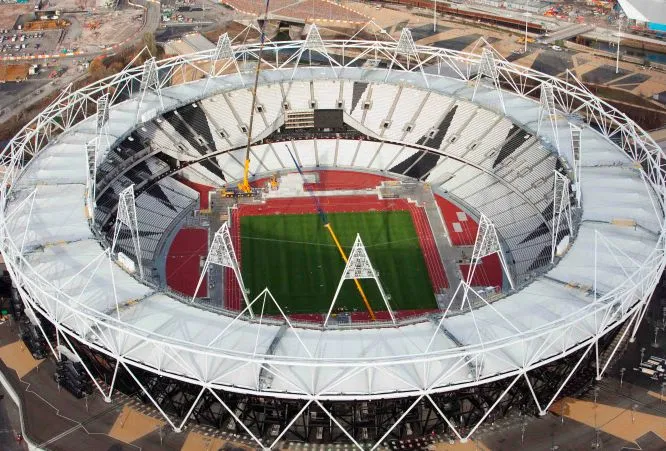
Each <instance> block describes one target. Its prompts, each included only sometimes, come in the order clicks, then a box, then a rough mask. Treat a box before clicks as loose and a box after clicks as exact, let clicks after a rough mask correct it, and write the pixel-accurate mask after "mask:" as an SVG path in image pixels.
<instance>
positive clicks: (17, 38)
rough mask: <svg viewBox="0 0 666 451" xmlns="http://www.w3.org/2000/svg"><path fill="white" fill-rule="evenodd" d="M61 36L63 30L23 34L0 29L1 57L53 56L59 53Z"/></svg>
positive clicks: (18, 31) (17, 31)
mask: <svg viewBox="0 0 666 451" xmlns="http://www.w3.org/2000/svg"><path fill="white" fill-rule="evenodd" d="M61 35H62V31H61V30H44V31H34V32H23V31H21V30H12V29H0V56H4V57H7V56H15V57H22V56H31V55H44V54H53V53H55V52H56V51H57V47H58V42H59V41H60V37H61Z"/></svg>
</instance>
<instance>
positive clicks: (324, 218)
mask: <svg viewBox="0 0 666 451" xmlns="http://www.w3.org/2000/svg"><path fill="white" fill-rule="evenodd" d="M284 146H285V147H286V148H287V152H289V156H290V157H291V159H292V161H293V162H294V166H296V169H297V170H298V173H299V174H301V178H302V179H303V182H304V183H303V187H305V186H306V183H305V182H306V179H305V174H303V170H302V169H301V167H300V166H299V164H298V162H297V161H296V158H295V157H294V154H293V153H291V149H290V148H289V146H288V145H286V144H285V145H284ZM308 192H309V193H310V194H311V195H312V199H313V200H314V203H315V207H316V209H317V213H319V217H320V218H321V222H322V223H323V224H324V228H325V229H326V230H328V233H329V234H330V235H331V238H332V239H333V242H334V243H335V247H337V248H338V252H340V256H341V257H342V260H344V262H345V264H347V260H348V258H347V254H346V253H345V250H344V249H343V248H342V246H341V245H340V241H338V237H337V236H336V235H335V232H334V231H333V227H332V226H331V223H330V222H329V220H328V216H327V215H326V212H325V211H324V209H323V208H322V206H321V204H320V203H319V199H318V198H317V195H316V194H315V193H314V192H312V191H310V190H308ZM354 284H355V285H356V289H357V290H358V293H359V294H360V295H361V298H362V299H363V303H364V304H365V308H366V309H367V310H368V314H369V315H370V319H371V320H372V321H375V320H376V319H377V317H376V316H375V312H374V311H373V310H372V307H371V306H370V302H368V297H367V296H366V295H365V291H363V287H362V286H361V282H359V280H358V279H354Z"/></svg>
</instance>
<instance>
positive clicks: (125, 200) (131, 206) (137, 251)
mask: <svg viewBox="0 0 666 451" xmlns="http://www.w3.org/2000/svg"><path fill="white" fill-rule="evenodd" d="M122 226H126V227H127V228H128V229H129V230H130V234H131V235H132V245H133V247H134V255H135V256H136V262H137V265H138V267H139V275H140V276H141V278H143V264H142V255H141V243H140V240H139V224H138V222H137V215H136V202H135V198H134V185H130V186H128V187H127V188H125V189H124V190H122V191H121V192H120V195H119V198H118V212H117V216H116V224H115V226H114V232H113V243H112V244H111V253H114V252H115V249H116V244H117V242H118V235H119V234H120V230H121V228H122Z"/></svg>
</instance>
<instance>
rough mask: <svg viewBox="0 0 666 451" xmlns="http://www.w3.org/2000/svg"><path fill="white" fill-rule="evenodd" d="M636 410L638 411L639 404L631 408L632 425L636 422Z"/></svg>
mask: <svg viewBox="0 0 666 451" xmlns="http://www.w3.org/2000/svg"><path fill="white" fill-rule="evenodd" d="M636 409H638V404H634V405H632V406H631V422H632V424H633V423H634V422H635V421H636Z"/></svg>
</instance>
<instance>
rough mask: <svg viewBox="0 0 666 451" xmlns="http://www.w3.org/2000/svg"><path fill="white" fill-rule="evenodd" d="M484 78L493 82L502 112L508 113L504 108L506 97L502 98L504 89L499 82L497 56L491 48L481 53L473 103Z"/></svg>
mask: <svg viewBox="0 0 666 451" xmlns="http://www.w3.org/2000/svg"><path fill="white" fill-rule="evenodd" d="M484 77H485V78H488V79H490V81H491V82H492V86H493V87H494V88H495V91H496V92H497V96H498V97H499V101H500V105H501V107H502V111H503V112H504V113H506V107H505V106H504V97H503V96H502V88H501V86H500V80H499V78H500V76H499V70H498V69H497V62H496V61H495V54H494V53H493V51H492V50H491V49H489V48H484V49H483V50H482V51H481V58H480V60H479V69H478V71H477V73H476V78H475V80H476V83H475V84H474V92H473V93H472V101H474V97H475V96H476V92H477V90H478V89H479V85H481V83H482V81H483V79H484Z"/></svg>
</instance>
